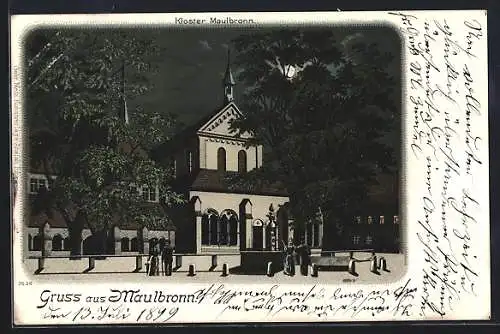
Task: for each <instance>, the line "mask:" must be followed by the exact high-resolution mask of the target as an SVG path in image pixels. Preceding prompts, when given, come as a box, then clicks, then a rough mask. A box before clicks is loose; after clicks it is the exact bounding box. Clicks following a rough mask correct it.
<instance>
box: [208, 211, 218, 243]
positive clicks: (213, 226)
mask: <svg viewBox="0 0 500 334" xmlns="http://www.w3.org/2000/svg"><path fill="white" fill-rule="evenodd" d="M218 220H219V217H217V216H216V215H210V244H211V245H217V244H218V242H219V231H218V228H217V227H218V226H217V225H218Z"/></svg>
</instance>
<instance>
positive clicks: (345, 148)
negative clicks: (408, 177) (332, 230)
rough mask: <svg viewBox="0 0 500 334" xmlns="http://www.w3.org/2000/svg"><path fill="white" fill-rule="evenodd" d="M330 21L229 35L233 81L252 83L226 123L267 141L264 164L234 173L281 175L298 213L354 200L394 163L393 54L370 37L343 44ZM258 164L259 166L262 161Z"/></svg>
mask: <svg viewBox="0 0 500 334" xmlns="http://www.w3.org/2000/svg"><path fill="white" fill-rule="evenodd" d="M346 40H347V39H346V38H345V36H344V37H343V38H342V40H336V36H335V33H334V32H333V30H328V29H316V30H312V29H310V30H302V29H295V30H292V29H287V30H273V31H268V32H263V33H261V32H259V33H254V34H248V35H244V36H241V37H238V38H236V39H235V40H234V47H235V49H236V51H237V59H236V62H237V64H238V65H239V67H240V68H241V73H240V75H239V78H238V79H239V81H240V82H243V84H245V85H246V86H248V87H249V89H248V90H247V91H246V92H245V94H244V98H243V101H242V103H241V109H242V110H243V117H242V118H240V119H237V120H235V121H234V122H233V123H232V129H233V130H234V131H236V132H237V133H240V134H241V133H243V132H246V131H248V132H250V133H252V134H253V135H254V137H255V139H254V142H253V143H254V144H255V143H258V144H263V145H264V146H265V147H267V148H268V149H269V154H268V158H269V159H268V163H267V165H265V166H264V167H263V169H262V170H255V171H252V172H250V173H248V175H247V177H246V178H245V179H239V180H233V182H235V183H242V182H243V183H244V182H248V181H252V176H253V177H259V178H262V177H266V178H267V179H268V180H269V181H270V182H274V181H277V180H279V181H281V182H282V183H283V184H285V185H286V188H287V190H288V192H289V194H290V199H291V209H292V211H293V212H294V214H295V215H296V217H299V218H301V219H302V220H305V219H307V217H313V216H314V213H315V212H317V210H318V207H321V208H322V211H323V212H324V215H325V219H326V220H329V219H332V218H333V217H336V218H341V217H346V215H350V214H352V213H355V212H356V211H357V210H359V206H360V205H361V203H362V202H363V200H364V199H365V197H366V193H367V189H368V187H369V186H370V185H371V184H373V183H374V182H375V179H376V175H377V174H379V173H381V172H387V171H388V170H390V169H391V168H393V167H394V164H395V161H394V152H393V150H392V148H391V147H390V146H388V145H387V144H386V143H384V140H383V139H384V136H385V135H386V134H387V133H389V132H391V131H392V132H393V131H394V129H395V128H396V127H397V120H398V119H399V118H398V116H397V115H398V112H399V110H398V108H397V104H396V99H395V96H397V94H396V93H397V89H398V88H397V84H398V83H397V82H396V81H395V78H393V77H392V76H391V75H390V74H389V73H388V71H387V66H388V64H390V62H391V61H392V60H393V56H392V55H391V54H389V53H386V52H384V51H383V50H381V49H380V48H379V47H378V46H377V45H375V44H373V43H367V42H364V41H361V42H359V43H358V42H356V41H355V40H354V41H352V42H351V43H350V44H349V47H346V45H345V44H342V43H341V42H342V41H346ZM264 169H265V170H264Z"/></svg>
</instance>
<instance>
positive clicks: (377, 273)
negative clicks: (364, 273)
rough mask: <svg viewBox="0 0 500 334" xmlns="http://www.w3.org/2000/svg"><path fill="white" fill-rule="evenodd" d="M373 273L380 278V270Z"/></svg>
mask: <svg viewBox="0 0 500 334" xmlns="http://www.w3.org/2000/svg"><path fill="white" fill-rule="evenodd" d="M371 273H372V274H375V275H378V276H380V272H379V271H378V270H377V271H372V272H371Z"/></svg>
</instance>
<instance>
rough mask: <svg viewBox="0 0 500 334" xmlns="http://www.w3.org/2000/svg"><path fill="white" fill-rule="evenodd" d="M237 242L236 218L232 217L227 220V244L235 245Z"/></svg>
mask: <svg viewBox="0 0 500 334" xmlns="http://www.w3.org/2000/svg"><path fill="white" fill-rule="evenodd" d="M237 242H238V218H237V217H236V216H235V215H232V216H231V218H230V219H229V244H230V245H231V246H234V245H236V244H237Z"/></svg>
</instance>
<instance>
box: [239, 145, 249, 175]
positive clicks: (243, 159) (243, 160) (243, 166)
mask: <svg viewBox="0 0 500 334" xmlns="http://www.w3.org/2000/svg"><path fill="white" fill-rule="evenodd" d="M246 171H247V152H245V150H241V151H239V152H238V172H240V173H246Z"/></svg>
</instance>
